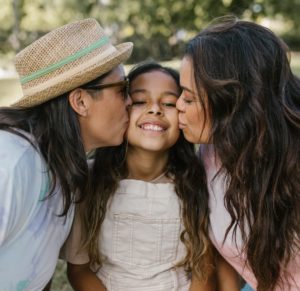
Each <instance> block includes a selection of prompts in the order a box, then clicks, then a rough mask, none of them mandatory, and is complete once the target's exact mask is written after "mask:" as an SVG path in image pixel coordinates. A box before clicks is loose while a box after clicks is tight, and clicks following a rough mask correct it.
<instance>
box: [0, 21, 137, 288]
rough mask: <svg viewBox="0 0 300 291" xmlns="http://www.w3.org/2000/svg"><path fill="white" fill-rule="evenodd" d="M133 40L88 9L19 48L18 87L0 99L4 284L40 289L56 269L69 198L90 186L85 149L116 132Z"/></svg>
mask: <svg viewBox="0 0 300 291" xmlns="http://www.w3.org/2000/svg"><path fill="white" fill-rule="evenodd" d="M132 46H133V45H132V43H123V44H121V45H117V46H113V45H112V44H111V43H110V41H109V38H108V37H107V36H106V35H105V33H104V30H103V29H102V28H101V26H100V25H99V23H98V22H97V21H96V20H94V19H85V20H81V21H77V22H74V23H71V24H67V25H65V26H63V27H60V28H58V29H56V30H53V31H52V32H50V33H48V34H46V35H45V36H43V37H42V38H40V39H39V40H37V41H35V42H34V43H32V44H31V45H29V46H28V47H26V48H25V49H24V50H23V51H21V52H20V53H19V54H18V55H17V56H16V59H15V65H16V69H17V71H18V73H19V76H20V81H21V84H22V90H23V94H24V95H23V97H22V98H21V99H20V100H18V101H17V102H16V103H14V104H13V105H11V106H10V107H6V108H4V107H3V108H0V159H1V163H0V191H1V199H0V261H1V267H0V286H1V287H0V289H1V290H5V291H9V290H42V289H43V288H44V287H45V286H46V284H47V282H48V281H49V279H50V278H51V276H52V275H53V272H54V269H55V266H56V261H57V258H58V253H59V250H60V247H61V245H62V244H63V242H64V241H65V239H66V237H67V236H68V233H69V230H70V226H71V223H72V220H73V212H74V203H73V202H75V201H81V200H82V199H83V198H84V197H83V195H85V194H86V193H88V192H89V174H88V165H87V162H86V152H88V151H91V150H93V149H95V148H98V147H103V146H113V145H119V144H121V143H122V141H123V135H124V133H125V131H126V129H127V125H128V113H127V107H128V106H129V105H130V102H131V101H130V99H129V98H127V92H126V88H127V80H126V79H125V77H124V69H123V66H122V62H123V61H125V60H127V59H128V58H129V56H130V54H131V51H132Z"/></svg>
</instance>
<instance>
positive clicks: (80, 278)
mask: <svg viewBox="0 0 300 291" xmlns="http://www.w3.org/2000/svg"><path fill="white" fill-rule="evenodd" d="M67 275H68V279H69V281H70V284H71V286H72V287H73V289H74V290H75V291H106V288H105V286H104V285H103V283H102V282H101V280H100V279H99V278H98V277H97V276H96V274H95V273H94V272H93V271H92V270H91V269H90V267H89V264H84V265H74V264H71V263H68V267H67Z"/></svg>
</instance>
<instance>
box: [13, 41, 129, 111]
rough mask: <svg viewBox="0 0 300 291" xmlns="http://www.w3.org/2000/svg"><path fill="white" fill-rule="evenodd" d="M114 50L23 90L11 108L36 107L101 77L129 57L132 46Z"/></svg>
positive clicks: (127, 44) (126, 45)
mask: <svg viewBox="0 0 300 291" xmlns="http://www.w3.org/2000/svg"><path fill="white" fill-rule="evenodd" d="M115 48H116V50H114V52H112V53H111V54H109V55H107V56H106V57H105V58H103V56H101V55H97V56H95V57H93V58H92V59H90V60H88V61H85V62H83V63H81V64H80V65H78V66H76V67H74V68H72V69H71V70H68V71H67V72H64V73H62V74H59V75H57V76H55V77H53V78H51V79H49V80H47V81H45V82H41V83H40V84H39V85H37V86H34V87H30V88H29V89H28V90H24V92H23V93H24V95H23V97H21V98H20V99H19V100H18V101H16V102H15V103H13V104H12V105H11V106H16V107H33V106H37V105H39V104H42V103H45V102H47V101H49V100H51V99H53V98H55V97H58V96H60V95H62V94H64V93H66V92H69V91H71V90H73V89H75V88H78V87H80V86H81V85H83V84H86V83H88V82H90V81H92V80H94V79H96V78H98V77H100V76H102V75H103V74H105V73H107V72H109V71H110V70H112V69H113V68H114V67H116V66H118V65H119V64H121V63H123V62H125V61H126V60H127V59H128V58H129V57H130V55H131V53H132V49H133V44H132V43H131V42H126V43H122V44H119V45H116V46H115Z"/></svg>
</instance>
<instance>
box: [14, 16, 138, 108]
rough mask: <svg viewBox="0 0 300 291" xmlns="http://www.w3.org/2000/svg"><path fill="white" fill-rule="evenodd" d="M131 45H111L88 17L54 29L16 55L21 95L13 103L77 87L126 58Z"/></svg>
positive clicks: (33, 101)
mask: <svg viewBox="0 0 300 291" xmlns="http://www.w3.org/2000/svg"><path fill="white" fill-rule="evenodd" d="M132 48H133V44H132V43H131V42H127V43H122V44H119V45H116V46H113V45H112V44H111V43H110V41H109V38H108V36H106V35H105V33H104V30H103V28H102V27H101V26H100V25H99V23H98V22H97V21H96V20H95V19H91V18H90V19H85V20H80V21H77V22H73V23H70V24H67V25H64V26H62V27H60V28H58V29H55V30H53V31H51V32H49V33H48V34H46V35H44V36H43V37H41V38H40V39H38V40H37V41H35V42H33V43H32V44H31V45H29V46H28V47H26V48H25V49H24V50H22V51H21V52H19V53H18V54H17V55H16V57H15V66H16V70H17V72H18V74H19V77H20V82H21V86H22V91H23V97H22V98H21V99H19V100H18V101H17V102H15V103H14V104H13V106H20V107H33V106H35V105H38V104H41V103H44V102H46V101H48V100H50V99H53V98H55V97H57V96H59V95H61V94H63V93H66V92H68V91H71V90H72V89H75V88H77V87H80V86H81V85H83V84H86V83H88V82H90V81H92V80H94V79H96V78H97V77H100V76H101V75H103V74H105V73H107V72H109V71H110V70H111V69H113V68H114V67H116V66H117V65H119V64H121V63H122V62H124V61H125V60H127V59H128V58H129V57H130V55H131V52H132Z"/></svg>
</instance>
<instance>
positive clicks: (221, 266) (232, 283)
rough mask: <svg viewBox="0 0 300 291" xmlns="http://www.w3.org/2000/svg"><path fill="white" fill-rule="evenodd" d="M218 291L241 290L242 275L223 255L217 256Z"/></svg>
mask: <svg viewBox="0 0 300 291" xmlns="http://www.w3.org/2000/svg"><path fill="white" fill-rule="evenodd" d="M217 278H218V291H239V290H241V288H240V277H239V275H238V273H237V272H236V270H235V269H234V268H233V267H232V266H231V265H230V264H229V263H228V262H227V261H226V260H225V259H224V258H223V257H222V256H221V255H218V257H217Z"/></svg>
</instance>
